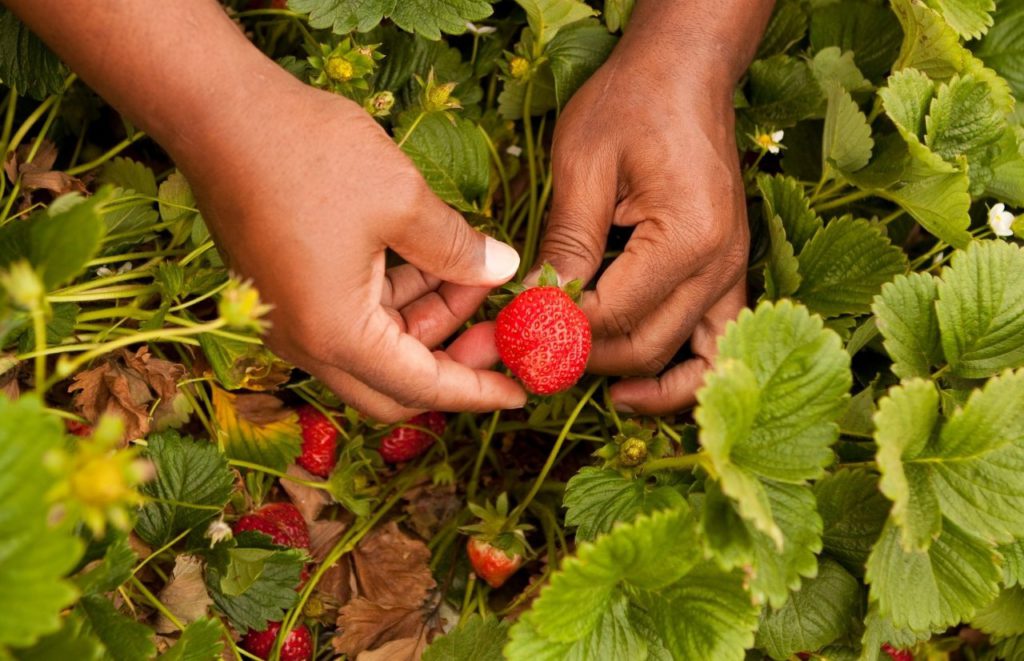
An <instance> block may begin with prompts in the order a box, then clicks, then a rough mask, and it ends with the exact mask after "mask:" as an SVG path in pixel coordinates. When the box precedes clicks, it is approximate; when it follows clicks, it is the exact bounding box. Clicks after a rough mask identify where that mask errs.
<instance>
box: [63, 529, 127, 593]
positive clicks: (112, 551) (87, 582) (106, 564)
mask: <svg viewBox="0 0 1024 661" xmlns="http://www.w3.org/2000/svg"><path fill="white" fill-rule="evenodd" d="M138 559H139V558H138V556H137V555H136V554H135V551H133V550H132V547H131V546H130V545H129V544H128V537H127V536H126V535H123V534H121V535H118V536H117V537H115V538H114V541H112V542H111V543H110V544H109V545H108V546H107V549H106V551H104V553H103V560H102V561H101V562H100V563H99V564H97V565H96V566H95V567H93V568H92V569H90V570H89V571H88V572H86V573H84V574H80V575H78V576H77V577H75V583H76V584H77V585H78V588H79V590H81V592H82V594H85V595H90V594H102V593H104V592H110V591H112V590H116V589H117V588H118V587H120V586H121V584H122V583H124V582H125V581H127V580H128V579H129V578H130V577H131V575H132V570H133V569H134V568H135V563H136V562H137V561H138Z"/></svg>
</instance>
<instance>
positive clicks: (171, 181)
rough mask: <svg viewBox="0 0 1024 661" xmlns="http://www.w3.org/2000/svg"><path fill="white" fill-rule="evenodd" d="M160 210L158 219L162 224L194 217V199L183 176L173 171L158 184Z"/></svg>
mask: <svg viewBox="0 0 1024 661" xmlns="http://www.w3.org/2000/svg"><path fill="white" fill-rule="evenodd" d="M157 198H158V201H159V208H160V219H161V220H163V221H164V222H171V221H174V220H183V219H188V218H192V217H195V216H196V215H197V214H198V213H199V211H198V210H197V209H196V197H195V195H193V194H192V187H191V186H189V185H188V181H186V180H185V176H184V175H182V174H181V173H180V172H178V171H177V170H175V171H174V172H172V173H171V174H170V176H168V177H167V179H165V180H164V182H163V183H162V184H160V190H159V193H158V195H157Z"/></svg>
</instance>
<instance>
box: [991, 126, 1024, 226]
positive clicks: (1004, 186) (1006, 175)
mask: <svg viewBox="0 0 1024 661" xmlns="http://www.w3.org/2000/svg"><path fill="white" fill-rule="evenodd" d="M993 149H994V150H995V156H994V157H993V158H992V160H991V161H990V162H989V163H988V165H989V167H990V169H991V171H992V176H991V178H990V179H989V180H988V182H987V183H986V184H985V195H987V196H991V197H994V198H996V199H997V200H999V201H1000V202H1003V203H1004V204H1007V205H1008V206H1014V207H1024V152H1022V150H1021V144H1020V141H1019V139H1018V138H1017V135H1016V134H1015V133H1014V132H1013V130H1012V129H1010V128H1007V129H1006V130H1005V131H1004V133H1003V137H1002V138H1000V140H999V142H998V143H996V145H995V146H994V147H993Z"/></svg>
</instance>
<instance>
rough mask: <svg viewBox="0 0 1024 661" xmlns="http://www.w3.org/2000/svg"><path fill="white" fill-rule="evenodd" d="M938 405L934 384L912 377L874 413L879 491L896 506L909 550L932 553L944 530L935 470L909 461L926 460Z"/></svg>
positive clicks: (895, 520)
mask: <svg viewBox="0 0 1024 661" xmlns="http://www.w3.org/2000/svg"><path fill="white" fill-rule="evenodd" d="M938 405H939V393H938V391H936V390H935V387H934V386H933V385H932V383H931V381H924V380H922V379H913V380H911V381H907V382H906V383H904V384H903V385H900V386H897V387H895V388H893V389H892V390H890V391H889V394H888V395H887V396H886V397H884V398H883V399H882V400H881V401H880V402H879V403H878V413H876V414H875V428H876V431H875V440H876V442H877V444H878V455H877V456H878V468H879V470H880V471H881V473H882V479H881V481H880V482H879V488H880V489H881V490H882V493H884V494H885V495H886V497H887V498H889V500H891V501H892V502H893V506H892V513H891V517H892V521H893V523H894V524H895V525H896V526H898V527H899V529H900V533H901V537H900V540H901V543H902V545H903V548H904V549H906V550H908V551H916V550H924V549H927V548H928V546H929V545H930V544H931V542H932V540H933V539H934V538H936V537H938V535H939V532H940V531H941V529H942V513H941V510H940V509H939V501H938V498H937V497H936V494H935V486H934V484H933V482H932V479H931V469H930V467H929V466H928V465H927V464H915V463H911V462H910V461H909V460H912V459H915V458H917V457H921V456H922V455H923V454H924V453H925V448H926V447H927V446H928V445H929V444H930V443H931V441H932V435H933V433H934V430H935V425H936V423H937V422H938V416H939V410H938Z"/></svg>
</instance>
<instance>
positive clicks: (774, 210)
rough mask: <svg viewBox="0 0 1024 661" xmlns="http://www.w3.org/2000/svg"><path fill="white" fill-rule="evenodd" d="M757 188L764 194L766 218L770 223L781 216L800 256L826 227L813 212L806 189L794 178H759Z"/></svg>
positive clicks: (778, 176) (760, 176)
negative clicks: (819, 231) (806, 246)
mask: <svg viewBox="0 0 1024 661" xmlns="http://www.w3.org/2000/svg"><path fill="white" fill-rule="evenodd" d="M757 188H758V190H760V191H761V198H762V206H763V213H764V218H765V220H766V221H769V220H770V219H771V218H774V217H775V216H778V217H779V218H781V219H782V226H783V227H784V228H785V230H786V238H787V239H788V240H789V242H790V243H792V244H793V248H794V250H795V251H796V252H797V253H799V252H800V251H801V250H803V247H804V244H806V243H807V241H809V240H810V238H811V237H812V236H814V235H815V233H817V231H818V230H819V229H821V228H822V226H823V225H824V223H823V222H822V220H821V218H819V217H818V215H817V214H815V213H814V211H812V210H811V203H810V200H808V199H807V196H806V195H805V194H804V189H803V186H801V185H800V182H798V181H797V180H796V179H794V178H793V177H784V176H782V175H778V174H777V175H774V176H769V175H766V174H762V175H759V176H758V178H757Z"/></svg>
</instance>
